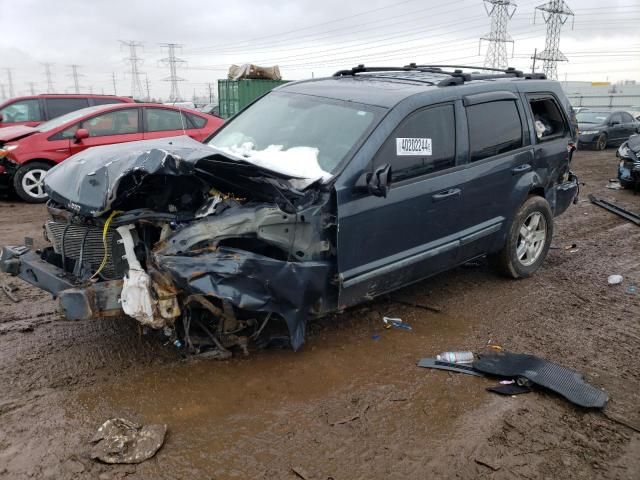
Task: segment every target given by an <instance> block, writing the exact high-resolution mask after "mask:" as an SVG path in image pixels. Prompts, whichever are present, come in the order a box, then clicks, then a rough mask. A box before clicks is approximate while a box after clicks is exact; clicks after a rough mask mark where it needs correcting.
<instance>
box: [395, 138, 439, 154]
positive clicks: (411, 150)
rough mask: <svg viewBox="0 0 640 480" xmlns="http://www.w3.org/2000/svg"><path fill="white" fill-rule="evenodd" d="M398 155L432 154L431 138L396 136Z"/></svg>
mask: <svg viewBox="0 0 640 480" xmlns="http://www.w3.org/2000/svg"><path fill="white" fill-rule="evenodd" d="M396 155H416V156H423V155H431V139H430V138H396Z"/></svg>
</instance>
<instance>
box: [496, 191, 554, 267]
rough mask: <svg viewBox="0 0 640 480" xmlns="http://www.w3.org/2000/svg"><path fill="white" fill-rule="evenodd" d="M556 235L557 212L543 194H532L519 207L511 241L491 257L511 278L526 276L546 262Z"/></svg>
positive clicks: (509, 236) (511, 232) (514, 219)
mask: <svg viewBox="0 0 640 480" xmlns="http://www.w3.org/2000/svg"><path fill="white" fill-rule="evenodd" d="M552 237H553V214H552V213H551V207H549V203H548V202H547V201H546V200H545V199H544V198H542V197H538V196H531V197H529V198H528V199H527V200H526V201H525V202H524V203H523V204H522V205H521V206H520V208H519V209H518V211H517V212H516V214H515V217H514V218H513V222H512V223H511V226H510V227H509V232H508V234H507V241H506V243H505V245H504V247H503V248H502V250H500V251H499V252H498V253H496V254H494V255H492V256H491V257H490V258H489V260H490V261H491V263H492V265H493V266H494V268H496V270H497V271H498V272H499V273H500V274H502V275H504V276H506V277H509V278H526V277H530V276H531V275H533V274H534V273H535V272H536V271H537V270H538V269H539V268H540V266H541V265H542V263H543V262H544V259H545V258H546V256H547V253H548V252H549V247H550V246H551V238H552Z"/></svg>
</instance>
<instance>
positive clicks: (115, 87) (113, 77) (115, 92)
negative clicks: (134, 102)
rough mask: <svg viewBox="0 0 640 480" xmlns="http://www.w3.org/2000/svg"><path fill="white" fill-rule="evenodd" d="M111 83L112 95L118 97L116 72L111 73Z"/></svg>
mask: <svg viewBox="0 0 640 480" xmlns="http://www.w3.org/2000/svg"><path fill="white" fill-rule="evenodd" d="M111 81H112V82H113V94H114V95H118V87H117V84H116V72H111Z"/></svg>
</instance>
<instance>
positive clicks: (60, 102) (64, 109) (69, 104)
mask: <svg viewBox="0 0 640 480" xmlns="http://www.w3.org/2000/svg"><path fill="white" fill-rule="evenodd" d="M44 101H45V102H46V104H47V116H48V117H49V118H50V119H51V118H56V117H59V116H60V115H64V114H65V113H69V112H73V111H75V110H80V109H81V108H85V107H88V106H89V101H88V100H87V99H86V98H46V99H45V100H44Z"/></svg>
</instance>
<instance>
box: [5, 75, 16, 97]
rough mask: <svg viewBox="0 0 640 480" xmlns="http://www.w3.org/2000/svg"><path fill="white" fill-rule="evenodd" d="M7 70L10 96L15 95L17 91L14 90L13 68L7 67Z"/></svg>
mask: <svg viewBox="0 0 640 480" xmlns="http://www.w3.org/2000/svg"><path fill="white" fill-rule="evenodd" d="M4 70H5V72H7V85H9V98H13V97H15V96H16V95H15V92H14V91H13V73H12V72H13V69H11V68H5V69H4Z"/></svg>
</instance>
